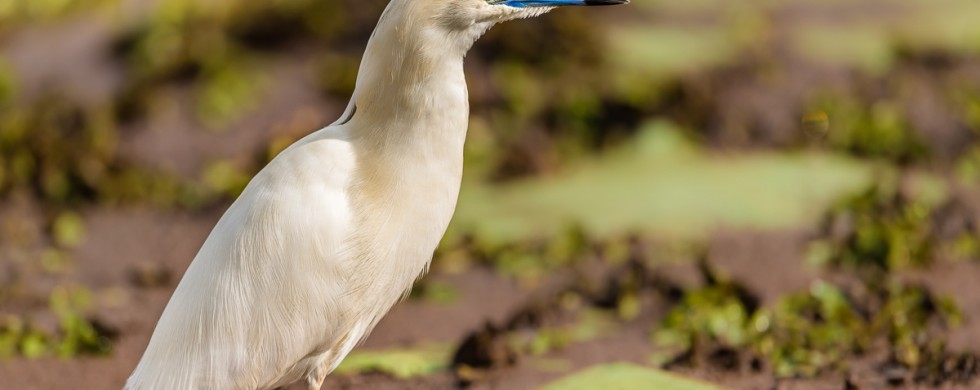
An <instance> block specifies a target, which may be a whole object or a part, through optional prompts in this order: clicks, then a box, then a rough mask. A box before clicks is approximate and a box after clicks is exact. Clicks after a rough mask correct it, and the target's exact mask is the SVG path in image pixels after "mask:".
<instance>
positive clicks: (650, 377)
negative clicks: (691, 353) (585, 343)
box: [541, 363, 721, 390]
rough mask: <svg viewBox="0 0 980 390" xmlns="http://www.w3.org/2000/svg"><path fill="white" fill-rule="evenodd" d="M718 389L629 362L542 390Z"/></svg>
mask: <svg viewBox="0 0 980 390" xmlns="http://www.w3.org/2000/svg"><path fill="white" fill-rule="evenodd" d="M579 389H581V390H592V389H603V390H632V389H637V390H639V389H657V390H721V387H718V386H715V385H712V384H709V383H705V382H699V381H696V380H693V379H688V378H684V377H680V376H677V375H674V374H670V373H667V372H664V371H660V370H655V369H652V368H647V367H643V366H638V365H635V364H629V363H613V364H606V365H601V366H595V367H592V368H589V369H586V370H584V371H580V372H578V373H576V374H573V375H570V376H567V377H565V378H562V379H559V380H558V381H556V382H553V383H551V384H549V385H547V386H545V387H542V388H541V390H579Z"/></svg>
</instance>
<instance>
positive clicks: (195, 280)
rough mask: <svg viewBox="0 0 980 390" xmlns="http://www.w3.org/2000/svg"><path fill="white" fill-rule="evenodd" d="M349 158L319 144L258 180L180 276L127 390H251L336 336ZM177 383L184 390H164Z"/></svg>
mask: <svg viewBox="0 0 980 390" xmlns="http://www.w3.org/2000/svg"><path fill="white" fill-rule="evenodd" d="M353 158H354V157H353V152H352V151H351V149H350V145H349V144H348V143H347V142H346V141H344V140H341V139H337V138H330V137H323V136H322V135H321V136H318V137H315V138H310V139H306V140H303V141H300V142H298V143H297V144H295V145H293V146H292V147H290V148H289V149H287V150H286V151H284V152H283V153H282V154H280V155H279V156H278V157H277V158H276V159H274V160H273V161H272V162H271V163H270V164H269V165H268V166H267V167H265V169H263V170H262V171H261V172H260V173H259V174H258V175H256V177H255V178H254V179H253V180H252V181H251V182H250V183H249V185H248V186H247V187H246V189H245V191H244V192H243V193H242V195H241V196H240V197H239V198H238V200H236V201H235V203H234V204H233V205H232V206H231V208H229V209H228V211H227V212H226V213H225V215H224V216H223V217H222V218H221V220H220V221H219V222H218V224H217V226H216V227H215V228H214V230H213V231H212V232H211V235H210V236H209V237H208V239H207V241H206V242H205V243H204V245H203V247H202V248H201V250H200V252H199V253H198V255H197V256H196V257H195V259H194V261H193V263H192V264H191V266H190V267H189V268H188V270H187V273H186V274H185V275H184V278H183V279H182V280H181V282H180V285H179V286H178V287H177V290H176V291H175V293H174V295H173V297H172V298H171V300H170V303H169V304H168V305H167V308H166V310H165V311H164V313H163V316H162V317H161V319H160V322H159V324H158V325H157V328H156V330H155V332H154V334H153V338H152V340H151V342H150V345H149V346H148V348H147V351H146V353H145V355H144V357H143V360H142V361H141V362H140V366H139V367H138V368H137V370H136V372H134V374H133V377H132V378H131V379H130V383H131V384H132V383H137V384H139V383H147V384H151V385H152V386H147V387H143V388H195V387H200V386H204V387H208V388H244V387H251V388H255V387H257V386H261V385H262V384H263V383H267V382H268V381H270V380H272V381H275V380H277V378H276V377H275V376H276V375H283V371H284V370H288V369H289V368H290V366H291V365H293V364H294V363H296V362H297V361H298V360H299V359H302V358H303V357H304V356H307V355H309V354H310V353H311V352H315V351H316V349H317V348H322V347H323V346H322V344H324V343H325V342H329V341H330V339H331V337H340V336H334V335H332V334H333V333H336V331H337V330H336V328H337V327H339V326H340V325H339V323H338V321H340V320H341V313H339V309H338V304H337V302H334V301H333V299H335V298H336V297H339V296H341V295H342V293H341V291H340V289H341V285H340V283H342V280H343V278H344V271H343V269H342V267H341V265H340V260H339V256H340V255H339V251H340V247H341V243H342V240H343V238H344V237H345V235H346V234H347V233H348V229H349V227H350V222H349V210H348V204H347V202H348V199H347V194H346V187H347V181H348V180H349V178H350V172H351V169H352V165H353ZM341 336H342V335H341ZM180 378H191V379H188V380H189V381H191V382H188V383H174V382H169V381H172V380H178V379H180ZM278 379H282V378H278ZM140 381H142V382H140ZM132 388H141V387H138V386H133V387H132Z"/></svg>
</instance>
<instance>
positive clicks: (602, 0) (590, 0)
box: [585, 0, 630, 5]
mask: <svg viewBox="0 0 980 390" xmlns="http://www.w3.org/2000/svg"><path fill="white" fill-rule="evenodd" d="M629 3H630V0H585V5H619V4H629Z"/></svg>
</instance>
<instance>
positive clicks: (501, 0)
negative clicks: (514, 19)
mask: <svg viewBox="0 0 980 390" xmlns="http://www.w3.org/2000/svg"><path fill="white" fill-rule="evenodd" d="M629 2H630V0H496V1H491V2H490V3H491V4H499V5H506V6H511V7H516V8H524V7H555V6H559V5H616V4H628V3H629Z"/></svg>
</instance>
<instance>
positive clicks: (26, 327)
mask: <svg viewBox="0 0 980 390" xmlns="http://www.w3.org/2000/svg"><path fill="white" fill-rule="evenodd" d="M91 306H92V295H91V293H90V292H89V291H88V290H87V289H85V288H81V287H71V288H69V287H57V288H55V289H54V291H52V292H51V297H50V298H49V308H50V310H51V312H53V313H54V314H55V316H56V318H57V320H58V329H57V331H56V332H48V331H45V330H43V329H42V328H40V327H38V326H37V325H36V324H35V323H32V322H31V321H30V320H29V319H25V318H21V317H18V316H13V315H8V316H6V317H5V318H2V321H0V358H10V357H13V356H23V357H27V358H39V357H44V356H52V355H53V356H57V357H61V358H71V357H75V356H79V355H105V354H108V353H109V352H110V348H109V334H108V332H107V331H105V330H102V329H99V328H97V327H96V326H95V325H94V324H93V323H92V322H90V321H89V320H88V319H87V318H86V317H85V314H86V312H87V311H88V310H89V309H90V308H91Z"/></svg>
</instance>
